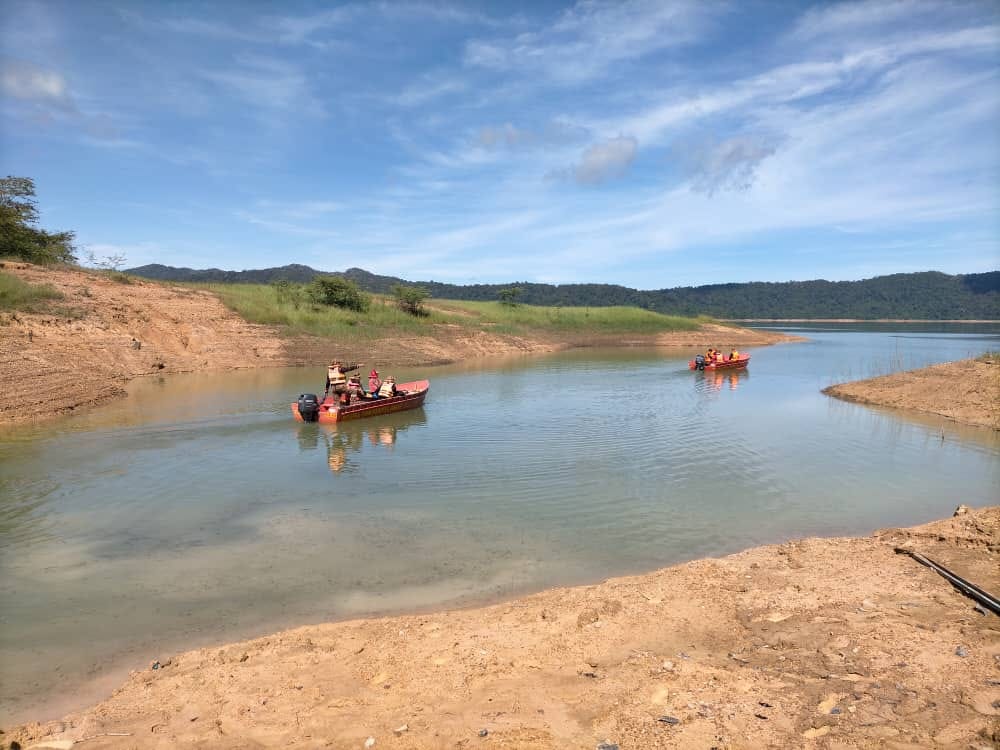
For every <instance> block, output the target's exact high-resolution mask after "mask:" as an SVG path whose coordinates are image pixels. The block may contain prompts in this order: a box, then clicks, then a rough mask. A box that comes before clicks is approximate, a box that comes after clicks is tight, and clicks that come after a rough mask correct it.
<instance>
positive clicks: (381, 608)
mask: <svg viewBox="0 0 1000 750" xmlns="http://www.w3.org/2000/svg"><path fill="white" fill-rule="evenodd" d="M790 329H791V327H786V330H790ZM794 332H798V333H802V334H803V335H806V336H808V337H809V338H810V341H809V342H808V343H804V344H795V345H782V346H775V347H767V348H759V349H756V350H753V351H752V353H753V361H752V363H751V365H750V369H749V371H747V372H744V373H740V374H722V375H714V374H705V373H692V372H689V371H688V370H687V367H686V359H687V357H688V356H689V355H690V354H691V352H685V353H684V356H683V357H682V356H680V355H678V354H675V353H672V352H669V351H664V350H660V351H652V350H613V351H597V350H582V351H576V352H571V353H565V354H560V355H556V356H551V357H544V358H530V359H523V360H522V359H519V360H515V361H510V360H508V361H504V362H501V363H497V362H494V363H491V364H490V365H489V366H485V367H483V366H479V367H471V368H470V367H464V368H462V367H451V368H436V369H431V370H422V371H419V372H411V373H407V372H397V373H395V374H396V375H398V376H401V377H403V376H420V375H427V376H429V377H430V378H431V380H432V384H431V393H430V395H429V397H428V399H427V403H426V405H425V407H424V408H423V409H421V410H417V411H413V412H408V413H403V414H397V415H388V416H385V417H377V418H374V419H372V420H367V421H361V422H356V423H348V424H347V425H345V426H342V427H339V428H329V427H319V426H317V425H299V424H296V423H294V422H293V421H292V420H291V417H290V414H289V410H288V403H289V401H290V400H291V397H292V396H293V395H295V394H297V393H299V392H301V391H304V390H308V391H315V390H316V389H317V387H319V389H320V390H322V387H321V383H322V376H323V374H322V373H321V372H320V370H319V369H316V370H305V369H288V370H272V371H262V372H246V373H236V374H232V373H230V374H226V375H222V376H215V375H213V376H177V377H173V378H170V379H165V380H156V381H153V380H150V381H144V382H142V383H137V384H136V385H135V388H134V392H133V395H132V397H131V398H130V399H128V400H126V401H123V402H121V403H119V404H114V405H112V406H109V407H107V408H104V409H101V410H98V411H96V412H93V413H91V414H87V415H82V416H80V417H76V418H73V419H69V420H66V421H63V422H60V423H59V424H57V425H55V426H51V425H49V426H46V427H44V428H27V429H18V430H8V431H6V432H4V433H2V434H0V544H2V551H0V568H2V569H0V572H2V577H0V601H2V602H3V605H2V611H0V705H2V707H3V708H2V712H0V721H10V720H12V719H14V718H41V717H42V716H44V715H46V714H50V713H52V712H54V711H62V710H65V709H67V708H70V707H73V706H74V705H76V704H79V703H86V702H88V701H90V700H93V699H96V698H97V697H100V696H99V695H98V694H97V692H95V691H101V690H106V689H107V688H108V686H109V685H110V684H111V682H112V681H113V680H118V679H119V678H120V671H121V670H122V669H125V668H139V667H142V666H145V665H148V663H149V662H150V661H152V660H153V659H154V658H163V657H164V656H165V655H167V654H169V653H170V652H171V651H176V650H179V649H184V648H189V647H193V646H197V645H204V644H210V643H218V642H224V641H228V640H233V639H235V638H239V637H246V636H251V635H255V634H261V633H265V632H269V631H271V630H274V629H276V628H279V627H283V626H289V625H296V624H303V623H306V622H315V621H322V620H330V619H336V618H345V617H351V616H357V615H364V614H370V613H378V612H392V611H400V610H408V611H412V610H416V609H423V608H433V607H439V606H442V605H449V604H463V603H469V602H475V601H483V600H489V599H495V598H498V597H504V596H511V595H514V594H517V593H521V592H524V591H528V590H533V589H539V588H543V587H546V586H550V585H556V584H568V583H576V582H582V581H593V580H598V579H601V578H604V577H607V576H610V575H616V574H623V573H628V572H636V571H643V570H649V569H653V568H656V567H660V566H663V565H668V564H671V563H676V562H679V561H683V560H687V559H691V558H695V557H702V556H706V555H718V554H723V553H727V552H732V551H736V550H740V549H743V548H746V547H749V546H753V545H756V544H761V543H766V542H774V541H780V540H784V539H788V538H790V537H796V536H802V535H810V534H819V535H837V534H854V533H866V532H869V531H871V530H872V529H875V528H878V527H884V526H889V525H905V524H913V523H919V522H922V521H927V520H931V519H934V518H939V517H942V516H945V515H947V514H948V513H950V511H951V510H953V509H954V507H955V506H956V505H957V504H958V503H960V502H964V503H967V504H970V505H973V506H976V505H985V504H989V503H993V502H996V501H997V498H998V487H1000V461H998V457H1000V438H998V435H997V433H995V432H993V431H990V430H985V429H977V428H963V427H960V426H958V425H954V424H952V423H949V422H947V421H944V420H939V419H936V418H932V417H913V416H909V417H908V416H902V415H900V414H899V413H891V412H886V411H880V410H875V409H870V408H866V407H862V406H857V405H854V404H847V403H842V402H839V401H836V400H833V399H830V398H827V397H825V396H823V395H821V394H820V390H821V389H822V388H823V387H825V386H827V385H829V384H830V383H833V382H840V381H844V380H850V379H856V378H860V377H868V376H872V375H877V374H883V373H886V372H891V371H894V370H898V369H908V368H912V367H919V366H923V365H925V364H929V363H933V362H941V361H948V360H953V359H957V358H961V357H965V356H970V355H976V354H979V353H982V352H983V351H985V350H987V349H992V350H998V349H1000V326H996V325H992V326H975V327H971V328H970V327H955V326H951V327H948V326H942V327H938V328H935V329H927V328H921V327H918V326H906V327H901V326H897V327H896V328H895V329H887V328H885V327H883V328H881V329H880V328H878V327H867V328H864V327H856V326H855V327H846V328H845V327H844V326H811V327H806V326H795V327H794ZM719 343H724V342H719ZM383 374H385V373H383ZM956 377H957V378H960V377H961V372H960V370H958V369H956ZM404 379H405V378H404Z"/></svg>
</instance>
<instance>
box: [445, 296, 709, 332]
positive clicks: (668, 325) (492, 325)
mask: <svg viewBox="0 0 1000 750" xmlns="http://www.w3.org/2000/svg"><path fill="white" fill-rule="evenodd" d="M430 304H432V305H433V306H434V307H436V308H439V309H442V310H449V311H454V312H462V313H464V316H463V317H465V319H466V322H468V319H469V317H470V316H471V317H472V318H473V319H474V320H475V321H476V322H477V323H478V324H479V326H481V327H483V328H487V329H489V330H493V331H499V332H504V333H522V332H527V331H556V332H559V333H581V334H583V333H594V334H618V333H621V334H626V333H631V334H657V333H670V332H674V331H694V330H697V329H698V328H699V327H700V326H701V325H702V324H703V323H707V322H709V319H708V318H682V317H679V316H674V315H660V314H659V313H655V312H651V311H649V310H643V309H641V308H638V307H540V306H537V305H504V304H501V303H499V302H464V301H457V300H431V301H430Z"/></svg>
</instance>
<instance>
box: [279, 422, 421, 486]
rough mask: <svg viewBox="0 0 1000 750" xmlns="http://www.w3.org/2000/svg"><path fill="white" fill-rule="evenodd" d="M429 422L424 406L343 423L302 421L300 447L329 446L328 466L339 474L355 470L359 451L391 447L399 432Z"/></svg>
mask: <svg viewBox="0 0 1000 750" xmlns="http://www.w3.org/2000/svg"><path fill="white" fill-rule="evenodd" d="M426 424H427V415H426V414H425V413H424V410H423V409H416V410H413V411H409V412H401V413H400V414H394V415H387V416H386V417H384V418H378V419H374V420H365V421H361V420H358V421H356V422H345V423H343V424H316V423H313V424H299V425H297V427H298V435H297V437H298V443H299V451H300V452H303V451H311V450H318V449H319V448H320V447H321V446H322V447H324V448H326V465H327V468H328V469H329V470H330V473H332V474H333V475H335V476H336V475H338V474H341V473H345V472H347V473H350V472H353V471H355V470H356V469H357V467H358V465H359V462H361V461H363V460H364V459H363V458H360V455H361V454H363V453H364V452H365V451H374V450H379V451H385V450H388V451H392V450H393V449H394V447H395V445H396V440H397V439H398V438H399V435H400V433H405V432H406V430H407V429H408V428H410V427H413V426H415V425H420V426H423V425H426Z"/></svg>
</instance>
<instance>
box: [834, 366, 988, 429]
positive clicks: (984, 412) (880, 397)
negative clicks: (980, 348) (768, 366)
mask: <svg viewBox="0 0 1000 750" xmlns="http://www.w3.org/2000/svg"><path fill="white" fill-rule="evenodd" d="M823 393H825V394H827V395H829V396H835V397H836V398H840V399H843V400H845V401H854V402H856V403H861V404H870V405H873V406H888V407H892V408H895V409H911V410H914V411H920V412H926V413H929V414H938V415H940V416H943V417H947V418H948V419H951V420H954V421H956V422H962V423H963V424H971V425H978V426H981V427H992V428H993V429H994V430H1000V359H998V358H993V357H989V356H983V357H980V358H978V359H966V360H962V361H959V362H945V363H944V364H940V365H932V366H930V367H924V368H922V369H919V370H910V371H908V372H898V373H895V374H892V375H883V376H881V377H877V378H870V379H868V380H857V381H854V382H851V383H842V384H840V385H832V386H830V387H828V388H825V389H824V390H823Z"/></svg>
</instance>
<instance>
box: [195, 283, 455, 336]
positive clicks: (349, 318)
mask: <svg viewBox="0 0 1000 750" xmlns="http://www.w3.org/2000/svg"><path fill="white" fill-rule="evenodd" d="M191 286H195V287H196V288H199V289H207V290H209V291H211V292H214V293H215V294H217V295H219V297H220V299H222V301H223V302H224V303H225V304H226V306H228V307H229V308H230V309H232V310H233V311H235V312H236V313H238V314H239V315H240V316H241V317H242V318H244V319H245V320H248V321H250V322H251V323H263V324H265V325H276V326H284V327H285V328H287V329H288V330H289V331H290V332H292V333H309V334H313V335H316V336H329V337H334V338H353V339H376V338H383V337H385V336H387V335H391V334H393V333H414V334H419V333H420V332H421V331H427V330H428V328H429V326H431V325H433V324H435V323H446V322H451V320H450V316H448V315H442V314H440V313H437V312H434V311H431V313H430V315H427V316H424V317H419V318H418V317H415V316H413V315H409V314H407V313H404V312H403V311H402V310H400V309H399V308H397V307H396V306H395V304H393V303H391V302H389V301H388V300H384V299H381V298H378V297H375V298H373V300H372V304H371V306H370V307H369V309H368V310H367V311H366V312H363V313H361V312H354V311H353V310H345V309H342V308H339V307H327V306H325V305H314V304H311V303H309V302H299V303H295V302H290V301H279V299H278V294H277V291H276V290H275V288H274V287H272V286H268V285H265V284H194V285H191Z"/></svg>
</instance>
